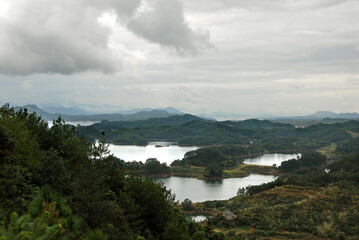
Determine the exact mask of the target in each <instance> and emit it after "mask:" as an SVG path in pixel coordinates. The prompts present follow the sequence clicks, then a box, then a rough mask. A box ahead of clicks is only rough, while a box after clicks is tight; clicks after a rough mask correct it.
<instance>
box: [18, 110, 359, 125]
mask: <svg viewBox="0 0 359 240" xmlns="http://www.w3.org/2000/svg"><path fill="white" fill-rule="evenodd" d="M20 108H26V109H27V110H28V112H30V113H32V112H36V113H37V114H38V115H39V116H41V117H42V118H43V119H44V120H47V121H51V120H53V119H57V118H58V117H59V116H61V117H62V118H63V119H64V120H65V121H89V122H100V121H103V120H108V121H133V120H146V119H149V118H162V117H169V116H173V115H184V114H185V113H183V112H181V111H179V110H177V109H175V108H173V107H168V108H158V109H153V108H137V109H132V110H122V111H118V112H115V113H105V114H94V113H92V112H89V111H86V110H84V109H83V108H80V107H44V108H39V107H38V106H36V105H25V106H21V107H18V106H17V107H15V110H19V109H20ZM198 117H200V118H203V119H209V120H214V119H216V120H219V121H222V120H244V119H250V118H256V119H263V120H272V121H278V122H288V123H292V124H294V125H297V122H298V121H307V122H308V121H310V122H313V123H317V122H323V121H324V122H328V123H332V122H333V121H334V122H337V120H335V119H341V122H342V121H343V120H345V119H356V120H358V119H359V113H356V112H354V113H335V112H330V111H318V112H316V113H313V114H310V115H305V116H288V117H277V116H272V115H246V114H231V113H223V112H214V113H211V114H200V115H198Z"/></svg>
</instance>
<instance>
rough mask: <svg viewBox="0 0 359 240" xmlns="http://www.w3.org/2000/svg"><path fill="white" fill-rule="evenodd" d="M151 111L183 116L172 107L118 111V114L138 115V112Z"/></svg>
mask: <svg viewBox="0 0 359 240" xmlns="http://www.w3.org/2000/svg"><path fill="white" fill-rule="evenodd" d="M153 110H161V111H166V112H168V113H171V114H175V115H182V114H184V113H183V112H181V111H180V110H178V109H176V108H173V107H168V108H155V109H154V108H135V109H130V110H123V111H119V112H118V113H121V114H126V115H127V114H135V113H139V112H151V111H153Z"/></svg>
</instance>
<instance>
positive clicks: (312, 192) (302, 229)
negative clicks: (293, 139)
mask: <svg viewBox="0 0 359 240" xmlns="http://www.w3.org/2000/svg"><path fill="white" fill-rule="evenodd" d="M294 161H296V164H293V166H295V167H293V168H289V169H288V168H283V167H282V166H281V167H280V168H279V169H280V170H282V171H285V172H286V175H285V176H283V177H281V178H278V179H277V180H275V181H274V182H271V183H267V184H263V185H260V186H251V187H247V188H245V189H239V191H238V196H237V197H234V198H232V199H230V200H228V201H210V202H205V203H203V204H202V205H199V206H196V207H197V208H199V209H201V208H202V209H205V210H206V211H211V210H212V211H213V212H218V211H220V212H223V211H225V210H230V211H231V212H233V213H234V214H236V215H237V217H236V218H235V219H234V220H226V219H225V218H224V217H223V215H222V213H220V214H218V215H216V216H215V217H213V218H210V220H208V222H207V224H208V225H209V226H210V227H212V228H219V229H221V231H222V232H224V233H226V234H227V237H228V238H229V239H277V238H281V239H282V238H284V239H287V238H290V239H298V238H304V239H355V237H357V236H358V235H359V228H358V225H357V224H356V223H357V222H358V220H359V204H358V203H359V187H358V186H359V184H358V183H359V164H358V163H359V153H357V154H356V155H352V156H347V157H342V158H341V159H340V160H337V161H334V162H333V163H331V164H329V165H328V166H325V167H326V168H328V169H329V172H326V171H324V170H323V167H324V166H323V155H321V154H319V153H316V152H313V153H306V154H303V155H302V157H301V158H299V159H293V160H290V162H291V164H292V162H294Z"/></svg>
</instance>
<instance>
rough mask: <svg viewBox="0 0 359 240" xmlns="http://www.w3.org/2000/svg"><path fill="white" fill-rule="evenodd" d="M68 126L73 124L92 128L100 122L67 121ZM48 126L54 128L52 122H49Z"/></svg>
mask: <svg viewBox="0 0 359 240" xmlns="http://www.w3.org/2000/svg"><path fill="white" fill-rule="evenodd" d="M65 123H66V124H71V125H74V126H77V125H81V126H90V125H92V124H95V123H98V122H94V121H65ZM47 124H48V125H49V127H52V125H53V124H52V121H47Z"/></svg>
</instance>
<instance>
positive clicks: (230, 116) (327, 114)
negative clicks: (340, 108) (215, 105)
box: [199, 111, 359, 120]
mask: <svg viewBox="0 0 359 240" xmlns="http://www.w3.org/2000/svg"><path fill="white" fill-rule="evenodd" d="M199 116H201V117H205V118H206V117H207V118H215V119H217V120H244V119H251V118H256V119H266V120H279V119H296V120H297V119H303V120H321V119H325V118H333V119H334V118H335V119H357V118H359V113H356V112H354V113H335V112H331V111H318V112H315V113H312V114H309V115H304V116H274V115H271V114H264V115H251V114H244V113H240V114H238V113H225V112H220V111H217V112H213V113H209V114H206V113H202V114H200V115H199Z"/></svg>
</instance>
